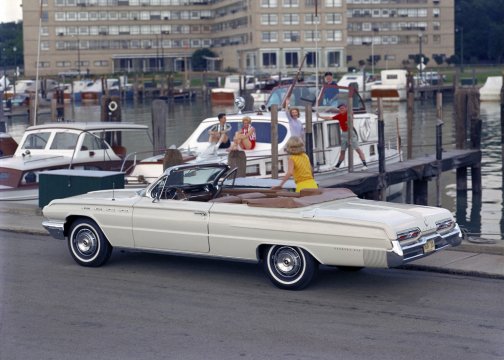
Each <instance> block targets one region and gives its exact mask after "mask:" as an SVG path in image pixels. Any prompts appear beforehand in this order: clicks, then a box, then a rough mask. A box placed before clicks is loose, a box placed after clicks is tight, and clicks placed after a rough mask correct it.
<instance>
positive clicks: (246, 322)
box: [0, 232, 504, 360]
mask: <svg viewBox="0 0 504 360" xmlns="http://www.w3.org/2000/svg"><path fill="white" fill-rule="evenodd" d="M503 299H504V286H503V282H502V280H499V279H483V278H475V277H465V276H460V275H448V274H438V273H429V272H417V271H408V270H373V269H365V270H363V271H361V272H359V273H345V272H341V271H338V270H335V269H329V268H325V269H323V271H322V272H321V276H320V278H319V280H318V281H317V282H316V283H315V284H314V285H313V286H311V287H310V288H309V289H307V290H304V291H301V292H288V291H282V290H278V289H276V288H274V287H273V286H272V285H271V284H270V283H269V281H268V280H267V279H266V277H265V276H264V275H263V273H262V271H261V269H260V268H259V267H258V266H257V265H254V264H244V263H234V262H224V261H214V260H208V259H191V258H183V257H174V256H166V255H157V254H141V253H121V252H118V251H117V252H115V253H114V254H113V256H112V259H111V261H110V262H109V264H108V265H107V266H105V267H102V268H98V269H89V268H83V267H80V266H78V265H76V264H75V263H74V262H73V260H72V259H71V257H70V255H69V253H68V251H67V248H66V243H64V242H62V241H58V240H54V239H52V238H50V237H47V236H34V235H27V234H16V233H8V232H0V305H1V312H0V359H2V360H3V359H5V360H17V359H20V360H21V359H22V360H31V359H37V360H45V359H56V360H57V359H72V360H79V359H86V360H88V359H122V360H125V359H142V360H143V359H184V360H186V359H345V360H347V359H350V360H351V359H380V360H381V359H443V360H449V359H457V360H462V359H470V360H477V359H482V360H492V359H503V358H504V322H503V319H504V307H503Z"/></svg>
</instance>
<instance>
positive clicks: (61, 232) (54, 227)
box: [42, 220, 65, 240]
mask: <svg viewBox="0 0 504 360" xmlns="http://www.w3.org/2000/svg"><path fill="white" fill-rule="evenodd" d="M42 226H43V227H44V228H45V229H46V230H47V231H48V232H49V234H50V235H51V236H52V237H53V238H55V239H58V240H65V221H58V220H46V221H42Z"/></svg>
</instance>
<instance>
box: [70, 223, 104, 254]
mask: <svg viewBox="0 0 504 360" xmlns="http://www.w3.org/2000/svg"><path fill="white" fill-rule="evenodd" d="M73 243H74V248H75V250H77V251H78V252H79V253H80V254H82V255H83V256H91V255H93V254H94V253H96V250H97V249H98V237H97V236H96V234H95V233H94V232H93V231H91V230H90V229H82V230H79V231H78V232H77V234H76V235H75V237H74V240H73Z"/></svg>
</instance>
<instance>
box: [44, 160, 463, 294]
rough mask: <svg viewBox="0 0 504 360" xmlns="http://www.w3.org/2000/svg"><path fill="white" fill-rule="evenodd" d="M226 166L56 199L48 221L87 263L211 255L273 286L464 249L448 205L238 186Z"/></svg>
mask: <svg viewBox="0 0 504 360" xmlns="http://www.w3.org/2000/svg"><path fill="white" fill-rule="evenodd" d="M234 177H235V170H231V169H230V168H229V167H228V165H225V164H201V165H180V166H176V167H172V168H169V169H167V170H166V171H165V173H164V174H163V175H162V176H161V177H159V178H158V179H157V180H156V181H154V182H153V183H152V184H151V185H149V186H148V187H147V188H145V189H142V190H137V191H135V190H119V191H118V190H115V191H114V190H105V191H96V192H91V193H88V194H85V195H79V196H74V197H70V198H65V199H57V200H53V201H52V202H51V203H50V204H49V205H47V206H46V207H44V209H43V213H44V216H45V218H46V220H45V221H44V223H43V225H44V227H45V228H46V229H47V230H48V231H49V232H50V233H51V235H53V236H54V237H55V238H58V239H67V241H68V247H69V250H70V254H71V255H72V257H73V258H74V260H75V261H76V262H77V263H78V264H80V265H82V266H92V267H97V266H101V265H104V264H105V263H106V262H107V260H109V257H110V255H111V252H112V249H114V248H123V249H125V248H126V249H131V250H138V251H154V252H166V253H177V254H185V255H199V256H201V255H204V256H209V257H216V258H221V259H226V258H228V259H238V260H244V261H253V262H258V263H262V264H263V266H264V270H265V272H266V274H267V275H268V277H269V278H270V279H271V281H272V282H273V284H275V285H276V286H278V287H279V288H283V289H302V288H304V287H306V286H307V285H308V284H309V283H310V282H311V281H312V280H313V278H314V276H315V275H316V273H317V270H318V267H319V264H324V265H332V266H338V267H341V268H345V269H357V270H358V269H360V268H362V267H375V268H389V267H395V266H399V265H402V264H404V263H406V262H409V261H412V260H415V259H419V258H422V257H425V256H427V255H430V254H434V253H435V252H437V251H440V250H441V249H444V248H446V247H449V246H456V245H459V244H460V242H461V232H460V230H459V227H458V225H457V224H456V223H455V221H454V219H453V216H452V215H451V213H450V212H449V211H448V210H446V209H442V208H436V207H426V206H416V205H410V204H408V205H406V204H393V203H387V202H378V201H370V200H362V199H359V198H357V196H356V195H355V194H354V193H352V192H351V191H350V190H348V189H343V188H339V189H307V190H303V191H301V193H294V192H289V191H286V190H281V191H278V190H271V189H270V188H268V187H264V186H263V187H261V186H260V185H261V182H263V181H266V180H264V179H254V181H255V182H256V184H255V185H257V186H258V187H255V188H245V187H237V186H235V181H234V180H235V179H234Z"/></svg>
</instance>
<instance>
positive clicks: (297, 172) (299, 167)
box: [272, 136, 318, 192]
mask: <svg viewBox="0 0 504 360" xmlns="http://www.w3.org/2000/svg"><path fill="white" fill-rule="evenodd" d="M285 151H287V153H288V154H289V165H288V169H287V172H286V173H285V175H284V177H283V179H282V182H281V183H280V185H278V186H273V187H272V189H274V190H279V189H281V188H282V186H283V185H284V184H285V182H286V181H287V180H289V179H290V177H291V176H292V177H294V181H295V182H296V192H300V191H301V190H302V189H318V185H317V183H316V182H315V179H314V178H313V171H312V167H311V164H310V159H309V158H308V155H306V152H305V145H304V142H303V140H302V139H301V138H300V137H298V136H292V137H291V138H290V139H289V140H287V144H286V145H285Z"/></svg>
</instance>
